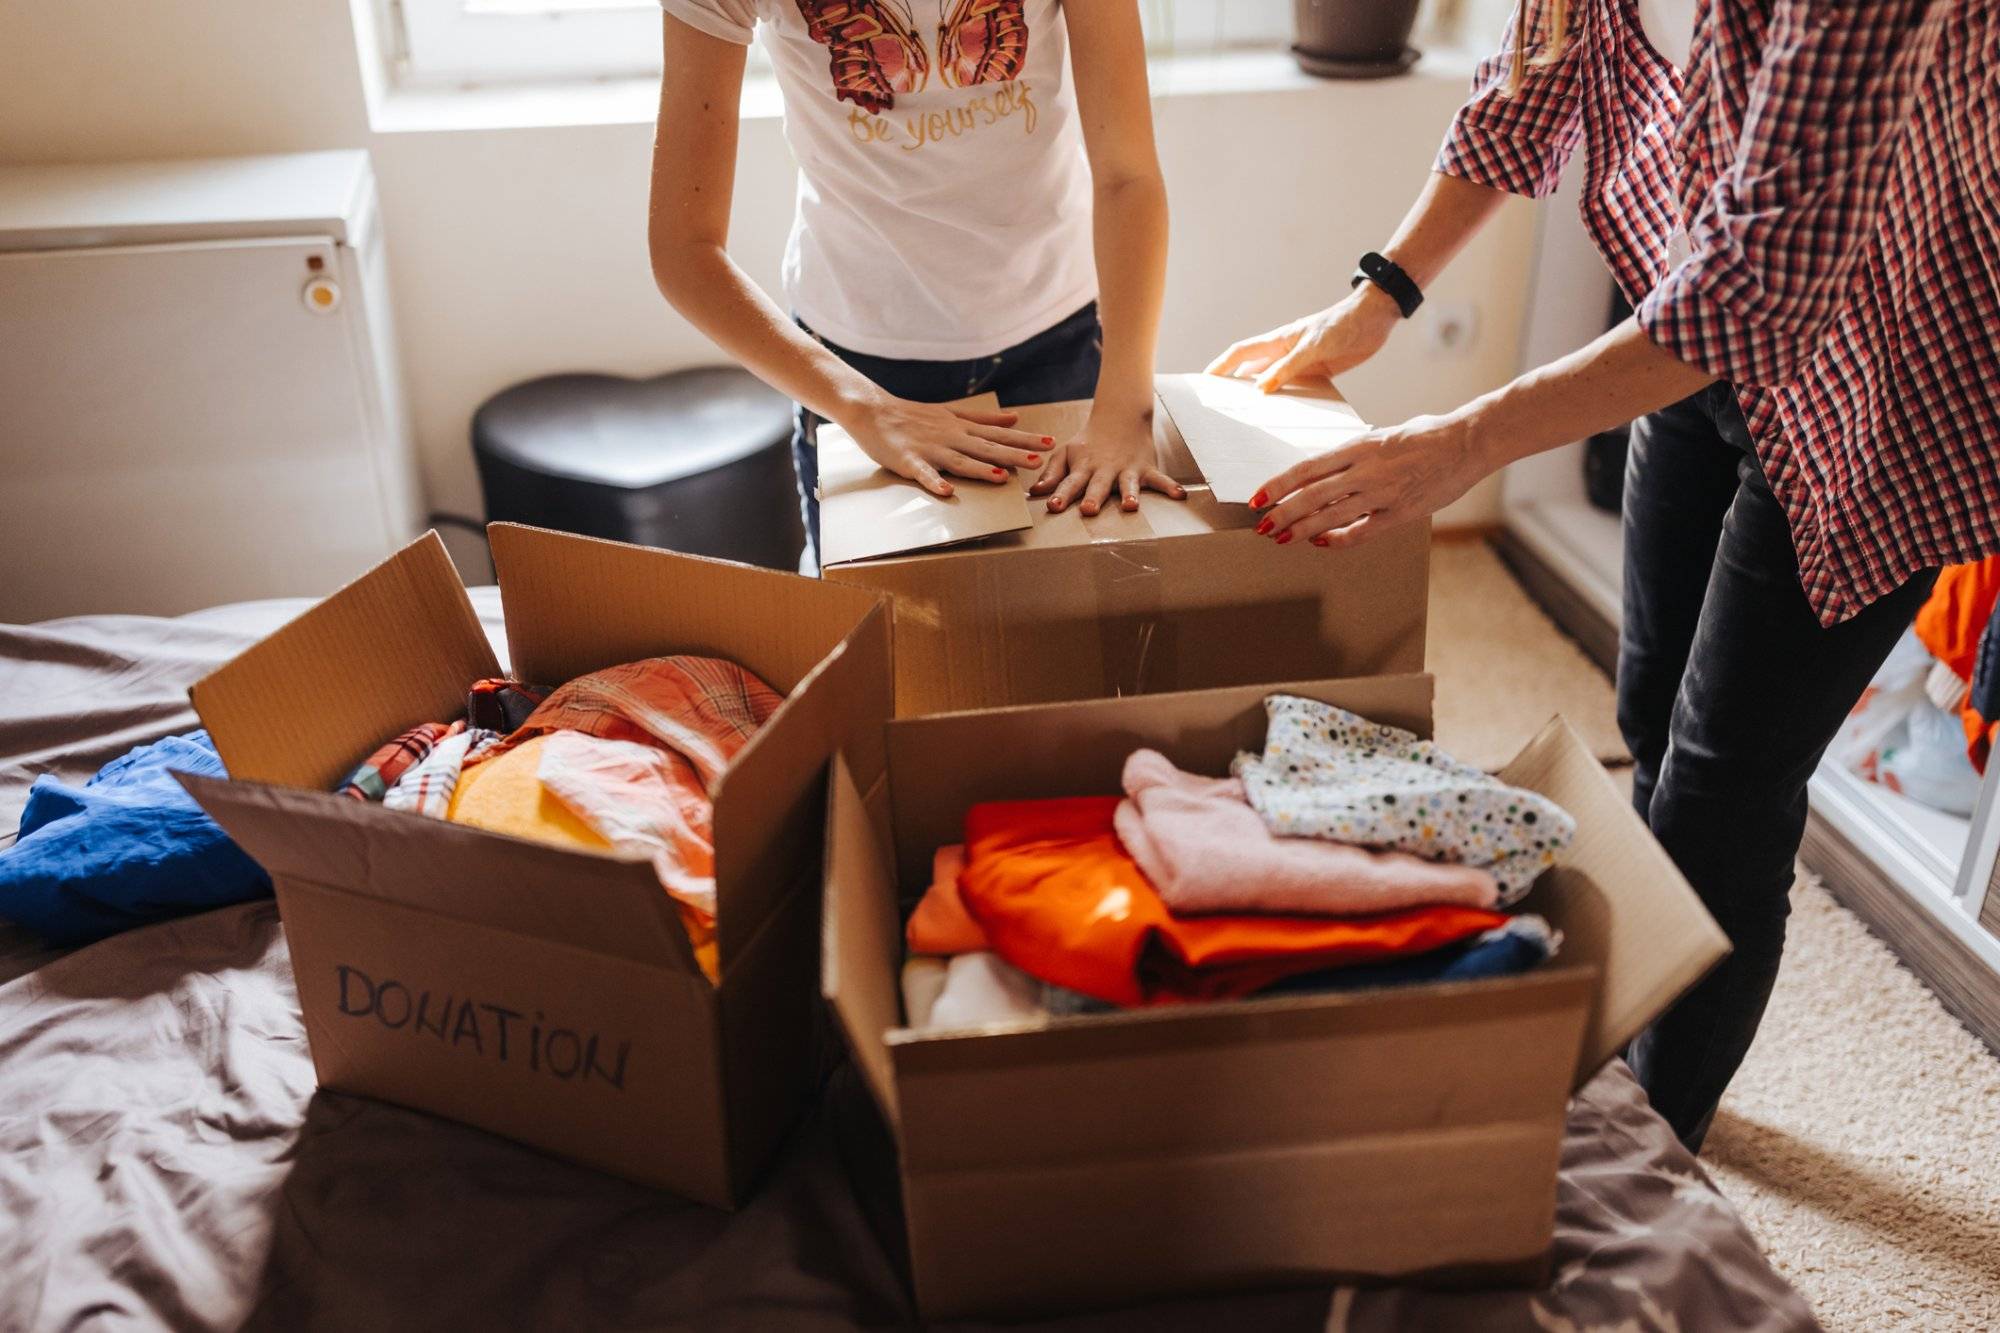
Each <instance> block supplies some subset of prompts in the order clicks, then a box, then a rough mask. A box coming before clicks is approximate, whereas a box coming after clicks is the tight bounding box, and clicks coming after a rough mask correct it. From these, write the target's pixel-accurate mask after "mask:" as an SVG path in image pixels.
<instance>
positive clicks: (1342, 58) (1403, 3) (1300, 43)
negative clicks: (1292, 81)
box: [1292, 0, 1421, 79]
mask: <svg viewBox="0 0 2000 1333" xmlns="http://www.w3.org/2000/svg"><path fill="white" fill-rule="evenodd" d="M1420 2H1421V0H1292V3H1293V13H1294V32H1295V34H1296V36H1297V41H1296V42H1295V43H1294V44H1293V46H1292V55H1293V56H1294V57H1296V58H1297V60H1298V62H1299V68H1300V69H1303V70H1304V71H1305V72H1306V73H1308V74H1316V75H1319V76H1320V77H1321V78H1328V79H1379V78H1383V77H1386V76H1388V75H1391V74H1401V73H1402V72H1403V71H1404V70H1406V69H1408V68H1409V67H1410V66H1411V65H1413V64H1415V63H1416V60H1417V52H1416V50H1415V49H1414V48H1412V47H1411V45H1410V30H1411V29H1412V28H1414V27H1415V26H1416V22H1417V6H1418V4H1419V3H1420Z"/></svg>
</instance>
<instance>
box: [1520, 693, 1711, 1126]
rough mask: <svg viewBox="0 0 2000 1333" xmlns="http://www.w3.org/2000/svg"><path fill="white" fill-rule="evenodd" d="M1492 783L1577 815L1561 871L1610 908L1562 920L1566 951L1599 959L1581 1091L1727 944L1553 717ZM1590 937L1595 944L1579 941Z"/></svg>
mask: <svg viewBox="0 0 2000 1333" xmlns="http://www.w3.org/2000/svg"><path fill="white" fill-rule="evenodd" d="M1499 776H1500V778H1501V779H1502V780H1503V781H1505V782H1510V783H1513V784H1514V785H1515V786H1518V787H1526V788H1529V789H1530V790H1533V791H1538V792H1540V793H1541V794H1542V795H1544V796H1546V797H1548V798H1549V799H1550V800H1552V801H1554V802H1555V803H1556V804H1557V805H1560V806H1561V807H1563V809H1565V810H1567V811H1569V812H1570V814H1572V815H1574V816H1575V817H1576V822H1577V830H1578V831H1577V839H1576V842H1575V844H1574V845H1572V846H1571V847H1570V849H1569V851H1568V852H1567V853H1566V854H1565V855H1564V856H1563V858H1562V862H1561V865H1562V867H1564V868H1566V869H1567V870H1568V871H1569V872H1572V873H1580V874H1582V875H1586V876H1588V877H1589V879H1590V880H1591V881H1592V883H1594V884H1595V886H1596V887H1597V889H1598V890H1599V891H1600V892H1601V893H1602V894H1603V895H1604V897H1605V898H1606V899H1608V900H1609V901H1610V903H1611V904H1612V910H1611V911H1609V912H1606V913H1604V914H1602V915H1601V916H1598V915H1596V914H1593V917H1592V919H1591V920H1588V921H1579V920H1577V919H1575V918H1570V919H1567V920H1566V921H1565V923H1564V928H1565V931H1566V932H1567V933H1568V934H1569V935H1570V936H1571V940H1572V944H1573V945H1574V946H1577V947H1580V948H1582V949H1585V950H1587V951H1589V952H1591V953H1593V954H1595V955H1597V956H1598V957H1600V958H1601V959H1602V966H1603V972H1604V980H1603V985H1602V988H1601V990H1600V994H1599V1001H1598V1005H1597V1008H1596V1011H1595V1012H1594V1013H1593V1014H1592V1016H1591V1025H1590V1029H1589V1032H1588V1034H1587V1035H1586V1037H1585V1040H1584V1046H1583V1059H1582V1063H1581V1064H1580V1065H1578V1067H1577V1086H1579V1087H1581V1086H1582V1085H1583V1084H1584V1083H1585V1082H1587V1081H1588V1080H1589V1079H1590V1077H1591V1076H1592V1075H1594V1074H1595V1073H1596V1072H1597V1071H1598V1070H1599V1069H1600V1068H1602V1067H1603V1065H1604V1062H1605V1061H1606V1060H1609V1059H1610V1058H1611V1057H1612V1056H1614V1055H1617V1054H1618V1053H1619V1052H1620V1051H1622V1050H1624V1049H1625V1045H1626V1043H1627V1042H1629V1041H1631V1040H1632V1038H1633V1037H1635V1036H1637V1035H1638V1034H1639V1032H1640V1030H1641V1029H1643V1028H1644V1027H1645V1026H1646V1025H1647V1024H1648V1023H1650V1022H1652V1021H1653V1019H1655V1018H1657V1017H1658V1016H1659V1015H1660V1014H1661V1013H1662V1012H1664V1011H1665V1010H1666V1008H1667V1006H1668V1005H1670V1004H1672V1003H1673V1002H1674V1001H1675V1000H1676V999H1678V998H1679V997H1680V996H1681V994H1682V993H1683V992H1685V991H1686V990H1687V988H1688V987H1690V986H1692V985H1694V983H1695V982H1697V981H1699V980H1700V979H1701V977H1702V976H1703V974H1705V973H1706V972H1707V971H1708V970H1709V969H1710V968H1711V967H1713V966H1715V964H1716V963H1717V962H1719V961H1720V960H1721V959H1722V957H1723V955H1725V954H1727V953H1728V952H1729V940H1728V937H1727V936H1725V935H1724V934H1723V933H1722V929H1721V927H1719V926H1717V925H1716V924H1715V920H1714V918H1712V917H1710V916H1709V914H1708V910H1707V909H1706V908H1704V907H1703V906H1702V905H1701V900H1700V899H1699V898H1698V897H1696V896H1695V892H1694V890H1693V889H1692V888H1690V887H1688V883H1687V881H1686V880H1685V879H1684V878H1682V877H1681V873H1680V871H1679V870H1677V869H1676V868H1675V867H1674V863H1673V861H1672V860H1670V859H1669V858H1668V856H1667V854H1666V852H1665V851H1664V850H1663V849H1662V848H1661V847H1660V845H1659V843H1657V842H1655V841H1654V840H1653V836H1652V834H1651V833H1649V832H1648V831H1647V829H1646V826H1645V825H1644V824H1643V823H1642V822H1640V819H1639V816H1638V814H1637V813H1636V812H1634V810H1633V809H1632V805H1631V802H1630V801H1628V800H1627V799H1626V798H1625V796H1624V794H1623V793H1621V792H1620V791H1619V790H1618V788H1617V786H1616V785H1615V784H1613V782H1612V781H1611V779H1610V777H1609V775H1607V774H1606V773H1605V771H1604V765H1602V764H1601V763H1599V762H1598V761H1597V759H1596V758H1595V757H1593V756H1592V755H1591V753H1590V750H1589V749H1588V747H1586V746H1585V745H1584V744H1583V742H1582V741H1581V740H1579V739H1578V737H1577V735H1576V733H1575V732H1574V731H1572V730H1571V729H1570V727H1569V724H1568V723H1566V722H1564V721H1563V720H1562V719H1561V718H1556V719H1555V720H1553V721H1551V722H1550V723H1549V725H1548V726H1546V727H1544V728H1543V729H1542V732H1541V734H1540V735H1538V736H1536V737H1535V739H1534V740H1533V741H1531V742H1529V743H1528V746H1527V748H1526V749H1524V750H1522V751H1521V753H1520V754H1519V755H1518V756H1517V757H1516V758H1515V759H1514V761H1513V762H1512V763H1510V764H1508V765H1507V767H1505V768H1503V769H1502V770H1500V774H1499ZM1529 905H1530V907H1532V901H1531V903H1530V904H1529ZM1593 931H1601V932H1602V937H1601V938H1600V939H1595V940H1592V939H1585V938H1581V937H1580V934H1581V933H1589V932H1593Z"/></svg>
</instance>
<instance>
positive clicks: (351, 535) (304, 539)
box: [0, 152, 418, 622]
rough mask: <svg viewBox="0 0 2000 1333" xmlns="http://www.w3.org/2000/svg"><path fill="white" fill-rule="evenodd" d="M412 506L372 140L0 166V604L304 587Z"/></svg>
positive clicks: (320, 586) (379, 542) (155, 598)
mask: <svg viewBox="0 0 2000 1333" xmlns="http://www.w3.org/2000/svg"><path fill="white" fill-rule="evenodd" d="M417 514H418V504H417V484H416V476H415V463H414V459H413V455H412V451H411V447H410V437H409V426H408V422H407V419H406V416H405V413H404V407H403V402H402V394H401V390H400V386H399V384H398V379H397V374H396V359H395V340H394V337H393V333H392V330H391V326H390V319H389V303H388V292H387V285H386V271H385V266H384V259H383V250H382V235H381V226H380V215H379V213H378V211H377V208H376V199H375V182H374V176H373V173H372V172H371V171H370V170H369V165H368V156H367V154H366V153H362V152H327V153H290V154H283V155H279V156H271V157H250V158H221V159H207V160H199V161H183V162H159V163H134V164H120V165H111V166H63V167H8V168H0V621H12V622H22V621H34V620H42V619H48V618H52V617H56V616H67V615H78V614H85V613H95V612H107V611H124V612H147V613H154V614H177V613H180V612H183V611H191V610H194V609H196V608H197V607H202V606H209V605H214V604H216V603H220V602H230V601H242V600H248V599H252V598H259V597H279V596H298V595H319V594H323V593H326V592H330V591H332V590H333V589H334V588H336V587H338V586H339V585H340V584H342V583H344V582H346V581H347V580H348V579H350V578H352V577H354V576H355V575H357V574H359V573H361V572H362V571H363V570H364V569H366V568H367V567H368V566H369V565H370V564H372V563H373V562H375V561H376V560H379V559H380V558H382V557H383V556H385V555H387V554H388V553H389V552H391V551H392V550H394V549H395V548H396V547H397V546H400V545H401V544H402V543H403V542H405V541H407V540H408V539H409V537H410V536H411V535H412V534H413V532H414V531H415V530H416V527H417Z"/></svg>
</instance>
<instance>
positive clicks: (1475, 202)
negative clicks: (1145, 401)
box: [1208, 172, 1507, 393]
mask: <svg viewBox="0 0 2000 1333" xmlns="http://www.w3.org/2000/svg"><path fill="white" fill-rule="evenodd" d="M1506 197H1507V195H1506V192H1505V191H1503V190H1497V189H1493V188H1491V187H1489V186H1485V185H1478V184H1475V183H1473V182H1472V181H1469V180H1464V179H1462V178H1460V177H1457V176H1447V175H1444V174H1442V173H1440V172H1432V173H1431V178H1430V180H1429V181H1427V182H1426V183H1425V185H1424V189H1423V193H1421V194H1419V195H1418V196H1417V201H1416V203H1414V204H1412V205H1411V206H1410V211H1409V212H1408V213H1407V214H1405V215H1404V217H1403V224H1402V225H1401V226H1400V227H1398V228H1396V234H1395V236H1393V237H1392V238H1390V241H1389V244H1388V245H1387V246H1386V247H1384V249H1383V250H1382V254H1383V255H1385V256H1387V257H1388V258H1389V259H1392V260H1394V261H1395V262H1396V264H1397V265H1398V266H1400V267H1401V268H1402V270H1403V272H1405V273H1407V274H1409V275H1410V280H1411V281H1412V282H1414V283H1416V284H1417V286H1418V287H1428V286H1430V284H1431V283H1432V281H1434V280H1435V279H1436V278H1437V276H1438V274H1440V273H1442V272H1444V269H1445V265H1447V264H1449V263H1450V262H1451V261H1452V259H1453V258H1454V257H1455V256H1457V254H1458V252H1459V251H1460V250H1463V249H1464V248H1465V246H1466V243H1467V242H1468V241H1470V240H1471V239H1472V238H1473V237H1474V236H1476V235H1477V234H1478V233H1479V229H1480V228H1481V227H1483V226H1485V225H1486V220H1487V219H1488V218H1490V217H1492V216H1493V212H1494V210H1495V209H1497V208H1499V206H1500V201H1501V200H1503V199H1505V198H1506ZM1401 319H1402V311H1401V310H1399V309H1397V307H1396V302H1395V301H1394V300H1393V299H1392V298H1391V297H1390V296H1389V294H1388V293H1387V292H1385V291H1383V290H1382V289H1381V288H1380V287H1377V286H1376V285H1375V284H1374V283H1372V282H1364V283H1362V284H1361V285H1360V286H1358V287H1356V288H1354V289H1353V290H1352V291H1351V292H1349V293H1348V294H1347V295H1346V296H1344V297H1342V298H1341V299H1340V300H1339V301H1338V302H1336V303H1335V304H1333V305H1331V306H1328V307H1327V308H1326V309H1325V310H1322V311H1320V312H1319V313H1318V314H1314V315H1307V316H1306V317H1305V318H1303V319H1295V320H1293V321H1292V322H1291V323H1289V324H1287V325H1285V326H1284V327H1283V328H1279V329H1273V330H1272V331H1271V332H1269V333H1265V334H1260V335H1259V336H1257V337H1255V338H1245V339H1244V340H1243V341H1242V342H1239V343H1236V344H1234V345H1233V346H1231V347H1230V348H1229V350H1228V351H1226V352H1224V353H1223V354H1222V355H1221V356H1219V357H1217V358H1216V359H1215V360H1214V362H1212V363H1211V364H1210V365H1209V367H1208V373H1209V374H1211V375H1254V376H1256V377H1257V386H1258V387H1259V388H1261V389H1263V390H1264V391H1265V392H1266V393H1272V392H1275V391H1276V390H1278V389H1281V388H1283V387H1284V386H1285V385H1287V384H1290V383H1291V382H1292V381H1293V380H1297V379H1307V378H1319V377H1328V378H1330V377H1332V376H1334V375H1340V374H1344V373H1345V372H1347V371H1349V370H1352V369H1353V368H1354V367H1356V366H1358V365H1360V364H1361V363H1362V362H1363V361H1366V360H1367V359H1368V358H1369V357H1371V356H1373V355H1375V353H1377V352H1379V351H1381V350H1382V345H1383V344H1384V343H1386V342H1388V341H1389V334H1390V333H1391V332H1393V331H1394V330H1395V327H1396V325H1397V323H1398V322H1400V321H1401Z"/></svg>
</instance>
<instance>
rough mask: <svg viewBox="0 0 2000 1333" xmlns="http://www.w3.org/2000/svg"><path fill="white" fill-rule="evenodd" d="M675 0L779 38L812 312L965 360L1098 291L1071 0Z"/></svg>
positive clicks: (858, 333) (859, 344)
mask: <svg viewBox="0 0 2000 1333" xmlns="http://www.w3.org/2000/svg"><path fill="white" fill-rule="evenodd" d="M661 4H662V6H663V7H664V8H665V9H666V11H667V13H668V14H670V15H672V16H673V17H674V18H677V19H680V20H681V21H683V22H685V23H688V24H690V25H692V26H693V27H696V28H699V29H700V30H701V31H703V32H706V33H709V34H711V35H713V36H716V37H720V38H723V39H725V40H727V41H732V42H740V43H744V44H748V43H749V42H750V40H751V38H752V35H753V31H754V32H757V33H761V36H762V39H763V42H764V45H765V49H766V50H768V51H769V52H770V57H771V64H772V66H773V67H774V68H775V70H776V73H777V79H778V86H779V89H780V91H781V92H782V93H783V95H784V103H785V137H786V139H787V141H788V142H789V143H790V144H791V147H792V155H793V156H794V158H796V159H797V161H798V165H799V193H798V212H797V215H796V216H795V217H794V219H793V222H792V235H791V241H790V243H789V244H788V245H787V247H786V252H785V267H784V284H785V297H786V299H787V300H788V301H789V302H790V303H791V307H792V309H793V310H794V311H795V312H797V314H798V317H799V318H800V319H802V320H803V321H805V323H806V324H807V325H808V326H809V327H811V328H812V329H813V330H814V331H815V332H817V333H819V334H821V335H822V336H824V337H826V338H827V339H829V340H830V341H832V342H835V343H838V344H840V345H841V346H843V347H847V348H851V349H853V350H854V351H857V352H864V353H867V354H869V355H872V356H883V357H895V358H898V359H902V360H918V361H958V360H967V359H971V358H974V357H980V356H989V355H991V354H993V353H995V352H999V351H1001V350H1003V349H1005V348H1007V347H1011V346H1012V345H1014V344H1015V343H1018V342H1021V341H1023V340H1024V339H1026V338H1029V337H1031V336H1033V335H1034V334H1037V333H1040V332H1041V331H1042V330H1043V329H1046V328H1049V327H1050V326H1052V325H1054V324H1057V323H1059V322H1060V321H1062V320H1063V319H1064V318H1066V317H1067V316H1069V315H1072V314H1074V313H1076V311H1077V310H1079V309H1081V308H1082V307H1083V306H1085V305H1087V304H1088V303H1089V302H1090V301H1092V300H1093V299H1095V297H1096V295H1097V273H1096V265H1095V262H1094V259H1093V256H1092V252H1091V218H1090V215H1091V189H1090V169H1089V165H1088V163H1087V162H1086V161H1085V159H1084V155H1083V142H1082V137H1081V134H1080V132H1079V130H1078V126H1077V116H1076V101H1075V94H1074V91H1073V89H1072V88H1071V86H1070V80H1069V73H1070V72H1069V34H1068V30H1067V28H1066V26H1065V24H1064V21H1063V11H1062V5H1061V3H1060V0H661ZM667 131H668V132H671V127H667Z"/></svg>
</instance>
